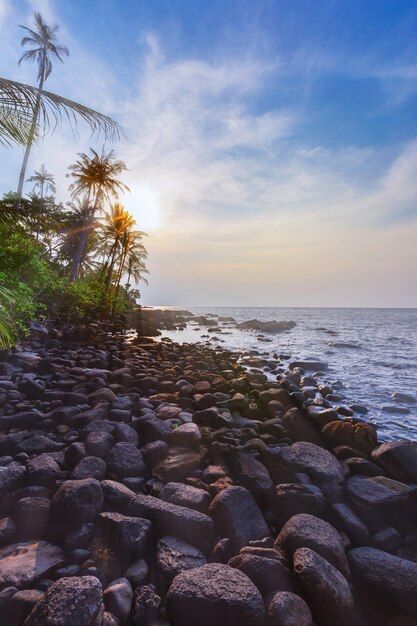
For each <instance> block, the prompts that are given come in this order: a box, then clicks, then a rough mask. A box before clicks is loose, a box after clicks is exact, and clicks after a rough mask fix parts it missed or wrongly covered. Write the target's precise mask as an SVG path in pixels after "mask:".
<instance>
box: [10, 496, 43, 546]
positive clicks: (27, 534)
mask: <svg viewBox="0 0 417 626" xmlns="http://www.w3.org/2000/svg"><path fill="white" fill-rule="evenodd" d="M50 506H51V503H50V501H49V500H48V499H47V498H37V497H30V496H29V497H27V498H21V499H20V500H19V501H18V502H17V503H16V506H15V508H14V516H15V520H16V526H17V533H18V537H19V539H22V540H28V539H40V538H42V537H43V536H44V535H45V532H46V529H47V526H48V520H49V509H50Z"/></svg>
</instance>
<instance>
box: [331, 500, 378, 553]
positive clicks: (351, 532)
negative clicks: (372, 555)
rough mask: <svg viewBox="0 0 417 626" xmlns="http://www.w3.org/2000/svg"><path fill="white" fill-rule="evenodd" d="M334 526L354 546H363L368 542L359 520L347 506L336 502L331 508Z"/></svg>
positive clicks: (365, 531)
mask: <svg viewBox="0 0 417 626" xmlns="http://www.w3.org/2000/svg"><path fill="white" fill-rule="evenodd" d="M331 509H332V512H333V519H334V524H335V526H336V528H337V529H338V530H340V532H344V533H345V534H346V535H347V536H348V537H349V539H350V541H351V542H352V544H354V545H359V546H361V545H364V544H367V543H368V542H369V532H368V529H367V527H366V526H365V524H364V523H363V522H362V520H361V519H359V517H358V516H357V515H355V513H354V512H353V511H352V509H351V508H350V507H348V505H347V504H344V503H343V502H338V503H336V504H332V506H331Z"/></svg>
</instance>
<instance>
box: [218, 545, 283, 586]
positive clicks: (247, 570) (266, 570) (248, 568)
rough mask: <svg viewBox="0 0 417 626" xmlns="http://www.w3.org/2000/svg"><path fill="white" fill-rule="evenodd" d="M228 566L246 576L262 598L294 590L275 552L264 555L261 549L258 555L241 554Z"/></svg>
mask: <svg viewBox="0 0 417 626" xmlns="http://www.w3.org/2000/svg"><path fill="white" fill-rule="evenodd" d="M228 565H230V567H235V568H236V569H238V570H240V571H241V572H243V573H244V574H246V576H247V577H248V578H250V579H251V581H252V582H253V584H254V585H255V586H256V587H257V588H258V589H259V591H260V592H261V594H262V596H263V597H264V598H266V597H267V596H268V595H269V594H270V593H273V592H275V591H293V590H294V583H293V579H292V575H291V573H290V571H289V570H288V568H287V567H286V566H285V565H284V563H283V562H282V560H281V559H280V558H279V556H278V554H277V553H276V551H272V550H271V551H268V552H267V554H266V555H265V554H263V553H262V549H261V550H260V553H258V554H253V553H247V552H241V553H240V554H237V555H236V556H234V557H233V558H232V559H230V561H229V563H228Z"/></svg>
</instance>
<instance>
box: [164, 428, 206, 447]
mask: <svg viewBox="0 0 417 626" xmlns="http://www.w3.org/2000/svg"><path fill="white" fill-rule="evenodd" d="M200 443H201V433H200V429H199V427H198V426H197V424H193V423H191V424H182V425H181V426H178V428H174V430H173V431H172V433H171V444H172V445H173V446H184V447H185V448H198V447H199V445H200Z"/></svg>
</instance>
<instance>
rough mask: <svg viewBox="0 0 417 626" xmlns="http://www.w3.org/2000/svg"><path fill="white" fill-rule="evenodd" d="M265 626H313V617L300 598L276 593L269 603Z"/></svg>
mask: <svg viewBox="0 0 417 626" xmlns="http://www.w3.org/2000/svg"><path fill="white" fill-rule="evenodd" d="M266 626H313V617H312V615H311V611H310V609H309V606H308V604H306V603H305V602H304V600H303V599H302V598H300V596H298V595H296V594H295V593H291V592H290V591H278V592H276V593H274V595H273V596H272V598H271V600H270V602H269V606H268V612H267V616H266Z"/></svg>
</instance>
